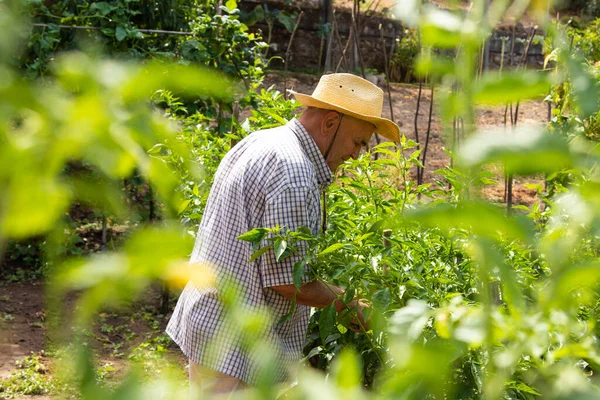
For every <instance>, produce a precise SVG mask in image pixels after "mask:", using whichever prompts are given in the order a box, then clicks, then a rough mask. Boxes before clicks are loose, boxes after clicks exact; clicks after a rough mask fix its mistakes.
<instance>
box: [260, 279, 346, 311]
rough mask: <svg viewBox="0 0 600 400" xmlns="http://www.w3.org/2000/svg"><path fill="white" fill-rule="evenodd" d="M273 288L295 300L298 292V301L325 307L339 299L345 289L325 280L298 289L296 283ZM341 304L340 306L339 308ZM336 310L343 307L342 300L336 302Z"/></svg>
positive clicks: (290, 299)
mask: <svg viewBox="0 0 600 400" xmlns="http://www.w3.org/2000/svg"><path fill="white" fill-rule="evenodd" d="M271 289H273V290H274V291H276V292H277V293H279V294H280V295H282V296H283V297H285V298H286V299H288V300H289V301H293V299H294V294H296V303H297V304H300V305H303V306H311V307H318V308H324V307H327V306H328V305H330V304H331V303H332V302H334V301H335V300H337V298H338V295H340V294H342V293H344V290H343V289H341V288H339V287H337V286H333V285H329V288H328V287H327V285H325V284H324V283H323V282H320V281H314V282H308V283H305V284H304V285H302V286H301V287H300V290H298V289H296V286H294V285H283V286H272V287H271ZM338 305H339V308H338ZM335 308H336V310H337V311H338V312H339V311H340V310H341V309H342V308H343V304H342V302H341V301H338V302H336V306H335Z"/></svg>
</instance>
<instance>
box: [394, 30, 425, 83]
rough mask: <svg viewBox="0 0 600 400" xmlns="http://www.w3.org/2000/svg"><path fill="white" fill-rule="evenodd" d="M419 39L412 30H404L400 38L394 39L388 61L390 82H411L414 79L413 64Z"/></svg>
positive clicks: (418, 48) (418, 49) (417, 53)
mask: <svg viewBox="0 0 600 400" xmlns="http://www.w3.org/2000/svg"><path fill="white" fill-rule="evenodd" d="M419 51H420V47H419V38H418V35H417V31H416V30H414V29H405V30H404V34H403V35H402V37H400V38H396V46H395V47H394V54H392V58H391V60H390V76H389V78H390V81H394V82H412V81H413V79H414V78H415V70H414V64H415V61H416V59H417V56H418V55H419Z"/></svg>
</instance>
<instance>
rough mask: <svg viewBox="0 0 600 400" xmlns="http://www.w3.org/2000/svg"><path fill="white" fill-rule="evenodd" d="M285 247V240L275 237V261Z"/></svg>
mask: <svg viewBox="0 0 600 400" xmlns="http://www.w3.org/2000/svg"><path fill="white" fill-rule="evenodd" d="M286 249H287V242H286V241H285V240H283V239H277V240H276V241H275V261H279V259H280V258H281V256H282V255H283V253H284V252H285V250H286Z"/></svg>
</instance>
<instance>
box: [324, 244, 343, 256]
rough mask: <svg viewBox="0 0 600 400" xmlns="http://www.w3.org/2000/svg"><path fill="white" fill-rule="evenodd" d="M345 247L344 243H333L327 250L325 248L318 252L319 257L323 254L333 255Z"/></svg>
mask: <svg viewBox="0 0 600 400" xmlns="http://www.w3.org/2000/svg"><path fill="white" fill-rule="evenodd" d="M344 246H346V245H345V244H344V243H335V244H332V245H331V246H329V247H328V248H326V249H325V250H323V251H322V252H320V253H319V254H317V255H319V256H324V255H325V254H329V253H333V252H334V251H336V250H339V249H341V248H342V247H344Z"/></svg>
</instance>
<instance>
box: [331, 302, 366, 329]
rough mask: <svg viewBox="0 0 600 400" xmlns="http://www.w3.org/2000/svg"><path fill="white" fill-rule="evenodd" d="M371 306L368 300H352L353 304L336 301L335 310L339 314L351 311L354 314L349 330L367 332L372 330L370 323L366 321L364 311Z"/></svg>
mask: <svg viewBox="0 0 600 400" xmlns="http://www.w3.org/2000/svg"><path fill="white" fill-rule="evenodd" d="M370 307H371V305H370V304H369V303H368V302H367V301H366V300H364V299H363V300H352V301H351V302H349V303H347V304H344V302H343V301H341V300H339V299H338V300H336V301H335V309H336V311H337V312H338V313H340V312H342V311H343V310H350V311H351V312H352V321H351V322H350V326H348V329H350V330H351V331H354V332H362V331H363V329H364V331H365V332H368V331H369V330H371V327H370V325H369V321H368V320H367V319H365V317H364V314H363V309H365V308H370Z"/></svg>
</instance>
